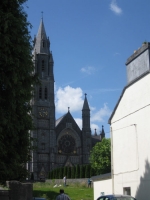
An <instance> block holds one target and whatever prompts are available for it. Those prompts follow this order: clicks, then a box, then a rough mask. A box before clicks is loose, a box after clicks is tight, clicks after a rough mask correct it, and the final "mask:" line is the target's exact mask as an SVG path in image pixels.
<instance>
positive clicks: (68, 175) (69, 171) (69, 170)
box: [67, 167, 71, 178]
mask: <svg viewBox="0 0 150 200" xmlns="http://www.w3.org/2000/svg"><path fill="white" fill-rule="evenodd" d="M67 178H71V167H67Z"/></svg>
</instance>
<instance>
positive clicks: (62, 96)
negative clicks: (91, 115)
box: [55, 86, 83, 113]
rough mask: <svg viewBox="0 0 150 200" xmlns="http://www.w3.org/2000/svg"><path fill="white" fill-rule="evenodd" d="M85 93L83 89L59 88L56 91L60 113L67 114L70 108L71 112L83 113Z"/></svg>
mask: <svg viewBox="0 0 150 200" xmlns="http://www.w3.org/2000/svg"><path fill="white" fill-rule="evenodd" d="M82 96H83V92H82V89H81V88H72V87H70V86H66V87H65V88H59V89H58V90H57V91H56V102H55V104H56V110H57V112H59V113H66V112H67V111H68V107H70V111H71V112H75V111H81V109H82V106H83V99H82Z"/></svg>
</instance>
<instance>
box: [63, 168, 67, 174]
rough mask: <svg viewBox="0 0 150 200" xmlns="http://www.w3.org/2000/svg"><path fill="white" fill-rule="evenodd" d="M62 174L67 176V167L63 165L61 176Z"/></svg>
mask: <svg viewBox="0 0 150 200" xmlns="http://www.w3.org/2000/svg"><path fill="white" fill-rule="evenodd" d="M64 176H67V167H66V166H65V167H64V171H63V177H64Z"/></svg>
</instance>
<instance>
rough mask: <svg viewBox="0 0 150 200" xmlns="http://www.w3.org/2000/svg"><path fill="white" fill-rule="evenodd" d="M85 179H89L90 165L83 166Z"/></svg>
mask: <svg viewBox="0 0 150 200" xmlns="http://www.w3.org/2000/svg"><path fill="white" fill-rule="evenodd" d="M85 178H90V165H86V166H85Z"/></svg>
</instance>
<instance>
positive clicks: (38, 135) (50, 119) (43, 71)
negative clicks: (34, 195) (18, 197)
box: [31, 19, 56, 179]
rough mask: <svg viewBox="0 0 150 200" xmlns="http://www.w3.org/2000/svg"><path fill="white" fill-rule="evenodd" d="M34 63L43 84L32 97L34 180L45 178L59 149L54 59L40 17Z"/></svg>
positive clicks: (38, 86) (35, 41)
mask: <svg viewBox="0 0 150 200" xmlns="http://www.w3.org/2000/svg"><path fill="white" fill-rule="evenodd" d="M33 62H34V66H35V73H36V74H37V75H38V77H39V80H40V84H39V85H37V86H36V88H35V94H34V98H33V100H32V107H33V113H32V114H33V121H34V125H35V130H34V131H32V133H31V134H32V136H33V138H34V145H35V146H36V150H35V151H33V155H32V158H33V161H32V162H33V163H32V170H31V171H33V172H34V178H35V179H42V178H45V177H47V172H48V171H50V170H51V168H52V164H53V165H54V163H55V158H54V153H55V151H56V150H55V148H56V138H55V137H56V136H55V104H54V75H53V65H54V61H53V56H52V52H50V40H49V38H48V37H47V36H46V32H45V28H44V23H43V19H41V22H40V26H39V30H38V33H37V36H36V37H35V38H34V49H33Z"/></svg>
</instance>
